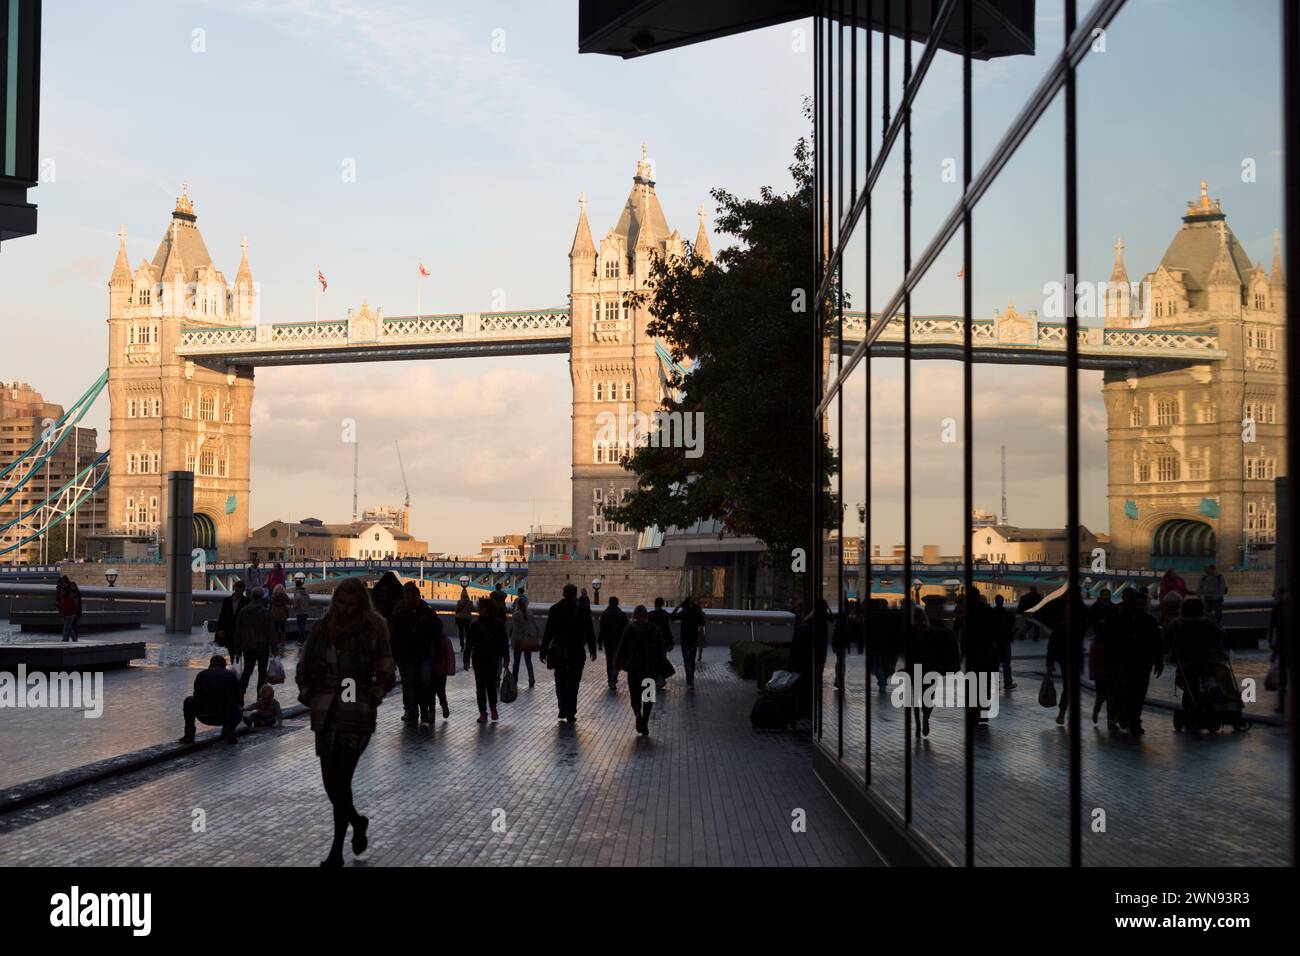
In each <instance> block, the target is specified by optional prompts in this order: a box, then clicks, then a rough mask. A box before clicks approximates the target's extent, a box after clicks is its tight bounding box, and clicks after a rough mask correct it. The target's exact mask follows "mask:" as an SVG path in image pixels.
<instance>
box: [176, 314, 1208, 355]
mask: <svg viewBox="0 0 1300 956" xmlns="http://www.w3.org/2000/svg"><path fill="white" fill-rule="evenodd" d="M867 322H868V317H867V315H866V313H863V312H847V313H845V316H844V336H843V340H842V341H841V342H840V343H839V348H840V351H842V352H845V353H852V352H853V350H854V349H855V348H856V347H857V345H858V344H859V343H860V342H861V341H862V339H863V338H864V336H865V335H866V333H867V327H868V325H867ZM964 331H965V322H964V320H963V319H962V318H961V317H960V316H951V315H932V316H913V317H912V335H911V339H912V350H913V356H914V357H915V358H918V359H948V360H957V359H960V358H961V356H962V344H963V339H964ZM971 336H972V341H973V343H974V357H975V361H977V362H986V363H995V364H1025V365H1064V364H1065V337H1066V330H1065V324H1064V323H1061V322H1039V321H1037V320H1036V319H1033V318H1023V317H1020V316H1015V315H1013V316H1011V317H997V318H994V319H976V320H975V321H974V322H973V323H972V327H971ZM571 337H572V321H571V316H570V313H569V310H568V309H567V308H563V307H561V308H547V309H531V310H525V311H521V312H482V313H470V312H467V313H456V314H448V315H421V316H410V315H405V316H384V315H383V313H382V311H380V312H377V313H375V314H374V315H371V314H370V313H369V312H368V311H367V310H365V309H363V310H362V311H361V313H360V314H352V315H350V316H348V318H346V319H341V320H333V321H328V322H278V323H266V324H261V325H250V326H220V327H212V326H209V327H198V326H191V327H189V328H186V329H184V330H183V331H182V332H181V343H180V345H179V346H177V349H176V351H177V354H179V355H182V356H184V357H186V358H188V359H190V360H192V361H195V362H199V363H202V364H204V365H209V366H213V367H224V366H226V365H247V366H257V365H315V364H325V363H339V362H376V361H403V360H410V359H430V358H465V357H474V356H488V355H550V354H563V353H567V352H568V351H569V349H570V341H571ZM902 352H903V320H902V319H901V318H900V317H897V316H895V317H894V318H892V319H890V321H889V322H888V323H887V324H886V326H885V328H884V329H883V330H882V332H881V333H880V335H879V337H878V338H877V339H876V340H875V342H874V344H873V345H872V355H873V356H880V357H898V356H901V355H902ZM1225 355H1226V353H1225V352H1224V351H1223V350H1222V349H1220V348H1219V341H1218V336H1217V335H1216V334H1215V332H1214V331H1213V330H1207V329H1180V328H1155V329H1151V328H1102V327H1100V326H1091V327H1086V328H1082V329H1080V330H1079V356H1080V367H1082V368H1085V369H1118V368H1135V367H1138V366H1139V365H1140V366H1143V367H1153V368H1174V367H1177V366H1180V365H1189V364H1200V363H1205V362H1217V361H1221V360H1222V359H1223V358H1224V357H1225Z"/></svg>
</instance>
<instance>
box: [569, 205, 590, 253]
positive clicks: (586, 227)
mask: <svg viewBox="0 0 1300 956" xmlns="http://www.w3.org/2000/svg"><path fill="white" fill-rule="evenodd" d="M595 257H596V243H595V242H594V241H593V240H592V238H591V224H590V223H589V222H587V194H586V193H585V192H583V193H581V194H580V195H579V196H578V228H577V229H576V230H575V231H574V233H573V245H572V246H571V247H570V248H569V259H570V260H572V259H579V258H591V259H594V258H595Z"/></svg>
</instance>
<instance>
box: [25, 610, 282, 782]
mask: <svg viewBox="0 0 1300 956" xmlns="http://www.w3.org/2000/svg"><path fill="white" fill-rule="evenodd" d="M19 639H21V638H19ZM121 640H137V641H144V642H145V655H146V657H145V660H143V661H137V662H136V663H135V664H133V665H132V666H130V667H122V668H116V669H113V670H108V671H104V672H103V677H104V691H103V695H104V712H103V714H101V715H100V716H99V717H95V718H90V719H88V718H86V717H85V716H83V714H82V711H80V710H72V709H70V708H64V709H57V708H51V709H41V710H29V709H27V708H18V709H10V708H3V709H0V734H2V735H3V737H4V741H5V747H4V759H3V760H0V787H12V786H13V785H14V784H16V783H24V782H26V781H28V780H36V779H38V778H40V777H45V776H49V775H50V774H54V773H59V772H61V771H64V770H71V769H73V768H74V767H80V766H83V765H85V764H88V763H93V762H95V761H97V760H103V759H106V758H108V757H115V756H117V755H118V754H122V753H126V752H128V751H132V750H141V749H143V748H145V747H151V746H154V745H156V744H162V743H168V742H171V741H174V740H176V738H178V737H179V736H180V735H181V732H182V731H183V730H184V729H185V722H184V720H183V719H182V717H181V702H182V701H183V700H184V699H185V698H186V696H188V695H189V694H190V692H191V690H192V689H193V687H194V675H196V674H197V673H198V672H199V671H200V670H201V669H202V668H204V667H207V666H208V658H210V657H211V656H212V655H213V654H216V653H224V652H223V651H222V650H221V648H219V647H217V646H216V644H214V643H213V642H212V638H211V636H210V635H208V634H206V633H202V632H200V631H198V630H196V631H194V632H193V634H192V635H190V636H179V635H174V634H167V633H166V632H165V631H164V630H163V627H162V625H160V624H158V625H148V626H146V627H142V628H139V629H138V630H132V631H122V632H119V633H117V634H113V635H106V634H91V635H87V636H85V637H83V638H82V639H81V641H82V643H84V644H93V643H96V642H113V641H121ZM296 660H297V642H296V641H290V642H289V643H288V645H287V647H286V651H285V658H284V665H285V668H284V669H285V672H286V676H287V680H286V681H285V683H284V684H282V685H280V686H279V687H278V688H276V699H277V700H279V701H280V705H281V706H288V705H289V704H291V703H293V702H294V701H295V699H296V697H297V694H298V689H297V687H295V686H294V682H293V672H294V664H295V662H296ZM256 679H257V677H256V675H254V677H253V681H252V682H250V685H249V690H248V694H247V696H246V698H245V700H246V701H247V702H249V703H251V702H252V701H253V688H254V687H255V686H256V684H255V682H256ZM200 729H202V727H200Z"/></svg>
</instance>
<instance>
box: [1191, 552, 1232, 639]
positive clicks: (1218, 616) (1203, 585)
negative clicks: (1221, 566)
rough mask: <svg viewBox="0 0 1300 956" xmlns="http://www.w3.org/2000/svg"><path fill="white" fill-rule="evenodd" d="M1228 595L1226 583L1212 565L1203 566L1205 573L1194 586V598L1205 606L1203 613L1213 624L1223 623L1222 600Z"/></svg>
mask: <svg viewBox="0 0 1300 956" xmlns="http://www.w3.org/2000/svg"><path fill="white" fill-rule="evenodd" d="M1227 593H1228V581H1227V579H1226V578H1225V577H1224V576H1223V575H1222V574H1220V573H1219V570H1218V568H1216V567H1215V566H1214V565H1212V564H1207V565H1206V566H1205V573H1204V574H1203V575H1201V580H1200V582H1199V583H1197V585H1196V596H1197V597H1198V598H1200V599H1201V603H1202V604H1204V605H1205V611H1206V613H1207V614H1209V615H1210V617H1212V618H1214V623H1216V624H1221V623H1223V599H1224V597H1225V596H1227Z"/></svg>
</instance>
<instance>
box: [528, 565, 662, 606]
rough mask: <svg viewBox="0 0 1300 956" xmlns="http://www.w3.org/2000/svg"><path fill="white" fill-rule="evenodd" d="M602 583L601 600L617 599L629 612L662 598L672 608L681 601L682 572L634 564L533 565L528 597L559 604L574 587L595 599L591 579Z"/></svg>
mask: <svg viewBox="0 0 1300 956" xmlns="http://www.w3.org/2000/svg"><path fill="white" fill-rule="evenodd" d="M596 577H598V578H600V579H601V580H602V582H603V583H602V584H601V588H600V600H601V603H602V604H604V603H605V602H606V601H607V600H608V599H609V597H610V595H613V596H615V597H617V598H618V600H619V603H620V604H622V605H623V606H625V607H626V608H627V609H628V610H629V611H630V610H631V609H632V608H633V607H635V606H636V605H638V604H644V605H645V606H646V607H651V606H653V605H654V599H655V598H656V597H661V598H663V599H664V601H665V602H666V603H668V604H669V605H674V604H676V603H677V602H678V601H679V600H680V599H681V596H682V595H681V578H682V571H681V569H680V568H634V567H632V563H631V562H630V561H586V560H583V561H530V562H529V563H528V595H529V597H531V598H532V599H533V600H534V601H544V602H550V601H558V600H559V599H560V598H561V597H562V596H563V590H564V585H565V584H567V583H570V582H571V583H573V584H574V585H575V586H576V587H578V588H584V587H585V588H586V589H587V594H588V596H590V597H592V598H593V599H594V597H595V596H594V595H593V594H592V590H591V579H592V578H596Z"/></svg>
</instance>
